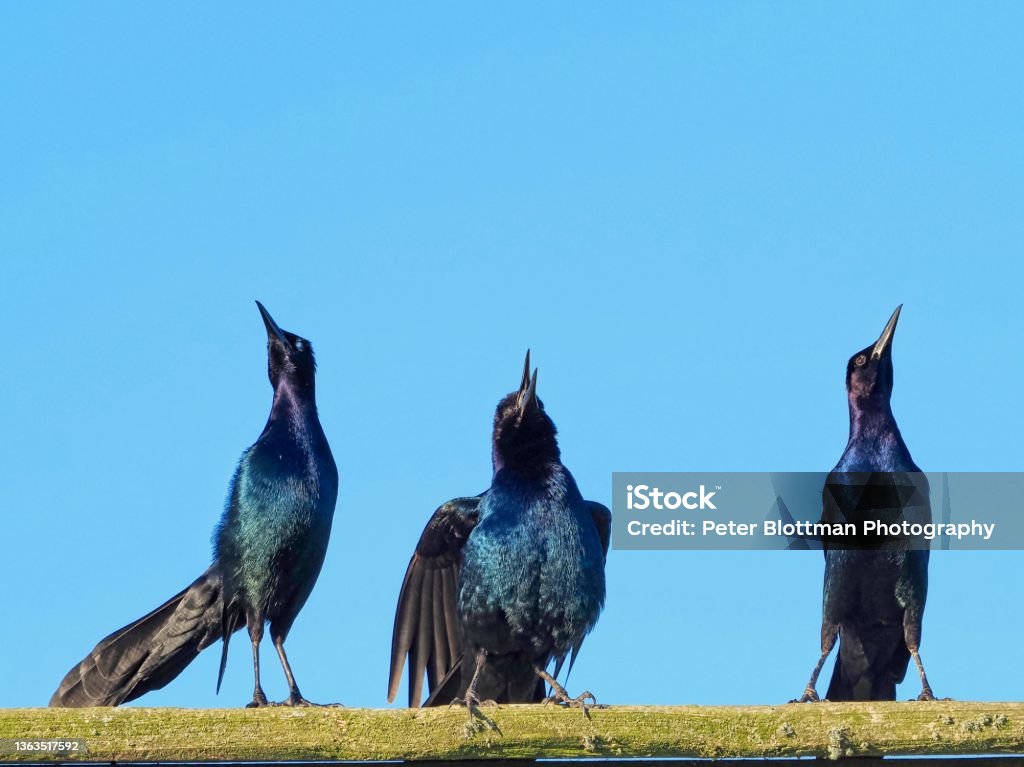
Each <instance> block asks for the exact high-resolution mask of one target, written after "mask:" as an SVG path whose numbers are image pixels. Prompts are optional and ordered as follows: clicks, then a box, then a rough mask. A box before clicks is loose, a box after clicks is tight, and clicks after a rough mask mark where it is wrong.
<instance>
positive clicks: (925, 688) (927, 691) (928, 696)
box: [910, 647, 935, 700]
mask: <svg viewBox="0 0 1024 767" xmlns="http://www.w3.org/2000/svg"><path fill="white" fill-rule="evenodd" d="M910 655H911V657H913V659H914V663H916V664H917V673H918V674H920V675H921V694H920V695H918V696H917V699H918V700H935V693H933V692H932V686H931V685H930V684H928V677H927V676H925V673H924V664H923V663H922V662H921V653H919V652H918V651H917V648H916V647H915V648H914V649H913V650H911V651H910Z"/></svg>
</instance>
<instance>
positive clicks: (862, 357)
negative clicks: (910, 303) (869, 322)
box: [846, 304, 903, 404]
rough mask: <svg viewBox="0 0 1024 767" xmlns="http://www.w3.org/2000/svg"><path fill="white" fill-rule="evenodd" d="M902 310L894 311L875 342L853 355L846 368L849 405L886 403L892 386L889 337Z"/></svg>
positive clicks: (892, 333)
mask: <svg viewBox="0 0 1024 767" xmlns="http://www.w3.org/2000/svg"><path fill="white" fill-rule="evenodd" d="M902 308H903V305H902V304H900V305H899V306H897V307H896V311H894V312H893V313H892V316H891V317H890V318H889V321H888V322H887V323H885V328H884V329H883V330H882V335H880V336H879V337H878V340H877V341H875V342H874V343H873V344H871V346H869V347H867V348H866V349H861V350H860V351H859V352H857V353H856V354H854V355H853V356H852V357H850V361H849V362H848V363H847V364H846V392H847V394H848V396H849V398H850V401H851V403H861V404H863V403H868V402H879V403H882V402H888V401H889V396H890V395H891V394H892V384H893V376H892V337H893V335H894V334H895V333H896V322H897V321H898V320H899V318H900V309H902Z"/></svg>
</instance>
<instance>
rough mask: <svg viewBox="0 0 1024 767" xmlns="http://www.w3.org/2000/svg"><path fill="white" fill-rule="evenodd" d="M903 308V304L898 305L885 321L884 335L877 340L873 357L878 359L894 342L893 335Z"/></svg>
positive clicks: (872, 351)
mask: <svg viewBox="0 0 1024 767" xmlns="http://www.w3.org/2000/svg"><path fill="white" fill-rule="evenodd" d="M902 308H903V304H900V305H899V306H897V307H896V311H894V312H893V313H892V317H890V318H889V321H888V322H887V323H885V329H884V330H883V331H882V335H880V336H879V337H878V340H877V341H875V348H874V349H872V350H871V359H873V360H877V359H878V358H879V357H881V356H882V355H883V354H884V353H885V351H886V350H887V349H888V348H889V346H890V345H891V344H892V336H893V334H894V333H895V332H896V323H897V322H898V321H899V318H900V309H902Z"/></svg>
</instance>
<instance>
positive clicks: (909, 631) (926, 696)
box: [903, 610, 935, 700]
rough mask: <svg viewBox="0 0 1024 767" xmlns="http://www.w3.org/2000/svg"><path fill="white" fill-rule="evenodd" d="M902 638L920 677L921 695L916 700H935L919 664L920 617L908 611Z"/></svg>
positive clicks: (904, 620) (922, 666)
mask: <svg viewBox="0 0 1024 767" xmlns="http://www.w3.org/2000/svg"><path fill="white" fill-rule="evenodd" d="M903 638H904V640H905V641H906V643H907V649H908V650H910V656H911V657H912V658H913V659H914V664H915V665H916V666H917V673H918V674H919V675H920V677H921V694H920V695H918V696H917V699H918V700H935V693H933V692H932V686H931V685H930V684H928V677H927V676H926V675H925V673H924V663H922V662H921V653H920V652H919V650H918V648H919V647H920V645H921V616H920V615H917V614H916V613H911V611H909V610H908V611H907V613H906V615H905V617H904V619H903Z"/></svg>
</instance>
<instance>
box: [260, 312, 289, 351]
mask: <svg viewBox="0 0 1024 767" xmlns="http://www.w3.org/2000/svg"><path fill="white" fill-rule="evenodd" d="M256 306H258V307H259V308H260V315H261V316H262V317H263V324H264V325H266V326H267V338H276V339H277V340H278V341H280V342H281V343H283V344H284V345H285V346H288V347H290V346H291V344H290V343H288V339H287V338H285V335H284V333H282V332H281V328H279V327H278V326H277V323H276V322H274V318H273V317H271V316H270V312H268V311H267V307H265V306H264V305H263V304H261V303H260V302H259V301H257V302H256Z"/></svg>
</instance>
